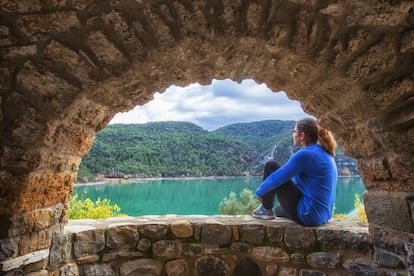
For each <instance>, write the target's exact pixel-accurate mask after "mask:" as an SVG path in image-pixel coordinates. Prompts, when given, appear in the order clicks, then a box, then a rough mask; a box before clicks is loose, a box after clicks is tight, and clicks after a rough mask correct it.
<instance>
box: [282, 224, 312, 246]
mask: <svg viewBox="0 0 414 276" xmlns="http://www.w3.org/2000/svg"><path fill="white" fill-rule="evenodd" d="M283 240H284V242H285V244H286V246H287V247H290V248H310V247H312V246H313V245H314V244H315V242H316V237H315V233H314V231H313V229H311V228H305V227H295V228H286V229H285V231H284V238H283Z"/></svg>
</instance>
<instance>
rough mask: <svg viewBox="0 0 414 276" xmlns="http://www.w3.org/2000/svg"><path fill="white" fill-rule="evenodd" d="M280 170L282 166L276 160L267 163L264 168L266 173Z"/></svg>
mask: <svg viewBox="0 0 414 276" xmlns="http://www.w3.org/2000/svg"><path fill="white" fill-rule="evenodd" d="M279 168H280V165H279V163H277V162H276V161H275V160H269V161H267V162H266V164H265V166H264V170H265V171H272V172H274V171H276V170H277V169H279Z"/></svg>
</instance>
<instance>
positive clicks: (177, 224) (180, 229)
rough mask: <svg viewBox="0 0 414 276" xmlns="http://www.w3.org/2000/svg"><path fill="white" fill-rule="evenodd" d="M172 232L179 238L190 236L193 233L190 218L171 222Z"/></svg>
mask: <svg viewBox="0 0 414 276" xmlns="http://www.w3.org/2000/svg"><path fill="white" fill-rule="evenodd" d="M171 232H172V233H173V234H174V235H175V236H176V237H177V238H189V237H191V236H192V235H193V233H194V230H193V226H192V225H191V223H190V222H189V221H188V220H176V221H174V222H172V223H171Z"/></svg>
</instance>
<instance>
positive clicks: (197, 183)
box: [73, 177, 365, 216]
mask: <svg viewBox="0 0 414 276" xmlns="http://www.w3.org/2000/svg"><path fill="white" fill-rule="evenodd" d="M260 183H261V178H226V179H200V178H197V179H173V180H165V179H163V180H142V181H138V182H131V183H119V184H118V183H117V184H97V185H93V184H89V185H83V186H81V185H79V186H78V185H77V186H75V188H74V191H73V194H78V195H79V197H81V198H82V197H83V198H86V197H88V198H90V199H91V200H92V201H96V200H97V199H98V198H101V199H104V198H108V199H109V200H110V201H111V204H117V205H118V206H119V207H120V208H121V213H124V214H128V215H130V216H142V215H165V214H177V215H196V214H197V215H217V214H220V212H219V209H218V206H219V203H220V202H221V201H222V200H223V198H224V197H229V194H230V191H233V192H235V193H236V195H237V197H238V196H239V193H240V192H241V191H242V190H243V189H244V188H248V189H250V190H251V191H255V190H256V188H257V187H258V185H259V184H260ZM364 191H365V187H364V184H363V183H362V180H361V179H360V178H359V177H349V178H348V177H346V178H340V179H339V181H338V185H337V192H336V213H346V214H348V213H350V212H351V211H352V210H353V209H354V199H355V194H359V195H362V193H363V192H364Z"/></svg>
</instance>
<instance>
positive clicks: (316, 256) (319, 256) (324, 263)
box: [306, 252, 341, 269]
mask: <svg viewBox="0 0 414 276" xmlns="http://www.w3.org/2000/svg"><path fill="white" fill-rule="evenodd" d="M306 260H307V262H308V264H309V265H310V266H311V267H313V268H319V269H326V268H328V269H335V268H337V267H338V266H339V264H340V262H341V254H339V253H334V252H314V253H311V254H309V255H308V256H307V257H306Z"/></svg>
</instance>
